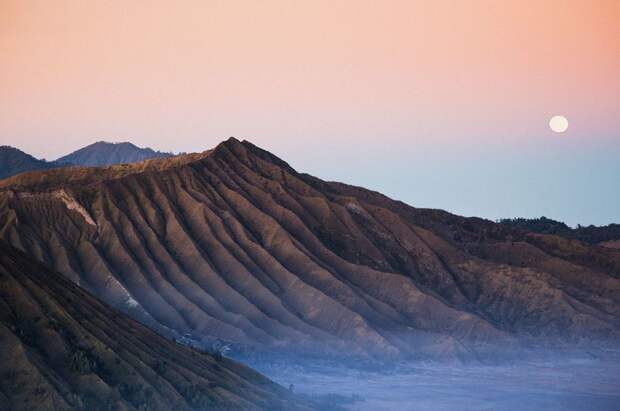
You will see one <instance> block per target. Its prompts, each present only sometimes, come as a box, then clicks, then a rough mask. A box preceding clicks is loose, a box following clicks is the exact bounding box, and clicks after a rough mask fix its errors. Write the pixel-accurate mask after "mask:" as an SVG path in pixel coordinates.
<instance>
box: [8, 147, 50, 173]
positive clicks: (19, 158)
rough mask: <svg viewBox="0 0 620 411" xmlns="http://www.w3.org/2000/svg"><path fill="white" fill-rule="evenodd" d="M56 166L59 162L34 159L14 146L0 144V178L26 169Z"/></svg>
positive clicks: (44, 168) (42, 168)
mask: <svg viewBox="0 0 620 411" xmlns="http://www.w3.org/2000/svg"><path fill="white" fill-rule="evenodd" d="M58 166H59V164H56V163H55V162H47V161H45V160H39V159H36V158H34V157H33V156H31V155H30V154H26V153H24V152H23V151H21V150H19V149H17V148H15V147H11V146H0V180H1V179H3V178H6V177H10V176H13V175H15V174H19V173H23V172H26V171H33V170H46V169H50V168H54V167H58Z"/></svg>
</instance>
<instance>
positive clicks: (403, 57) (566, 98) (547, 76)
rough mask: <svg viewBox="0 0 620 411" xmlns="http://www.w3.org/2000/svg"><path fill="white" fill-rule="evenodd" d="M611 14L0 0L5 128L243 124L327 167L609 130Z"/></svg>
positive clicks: (213, 132) (237, 131) (618, 80)
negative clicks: (563, 122) (557, 118)
mask: <svg viewBox="0 0 620 411" xmlns="http://www.w3.org/2000/svg"><path fill="white" fill-rule="evenodd" d="M619 21H620V1H615V0H611V1H585V0H584V1H536V2H535V1H465V0H462V1H430V0H429V1H400V2H397V1H381V2H379V1H359V0H355V1H307V2H305V1H304V2H302V1H247V2H239V1H207V0H204V1H198V0H197V1H179V2H171V1H166V2H163V1H159V2H158V1H116V0H111V1H79V0H75V1H72V0H56V1H29V0H0V144H10V145H14V146H17V147H19V148H21V149H23V150H25V151H27V152H29V153H32V154H33V155H35V156H38V157H46V158H56V157H58V156H59V155H61V154H64V153H67V152H69V151H72V150H75V149H77V148H79V147H81V146H84V145H85V144H88V143H91V142H93V141H96V140H111V141H125V140H129V141H132V142H134V143H136V144H138V145H142V146H150V147H153V148H155V149H160V150H167V151H199V150H204V149H207V148H210V147H211V146H213V145H214V144H216V143H217V142H218V141H220V140H223V139H225V138H227V137H228V136H231V135H234V136H236V137H238V138H241V139H243V138H245V139H249V140H251V141H253V142H255V143H257V144H259V145H261V146H264V147H266V148H268V149H271V150H273V151H274V152H276V153H278V154H281V155H282V156H283V157H285V158H287V159H289V160H291V161H292V162H293V165H295V166H299V168H301V169H308V171H312V172H315V173H318V174H322V175H321V176H322V177H327V178H329V177H331V178H334V179H335V178H338V177H341V175H340V174H338V173H336V174H337V175H332V174H333V173H332V174H329V173H328V172H327V171H326V170H328V169H325V170H323V169H321V168H320V167H318V166H313V164H316V163H317V159H321V160H324V161H325V160H327V159H331V160H333V161H339V162H341V163H340V164H341V165H342V167H358V166H365V167H370V166H371V165H372V164H374V163H375V162H373V161H374V159H373V157H372V153H373V152H375V151H377V150H378V151H380V152H384V154H385V158H386V159H389V157H390V156H389V153H394V154H395V155H396V154H399V153H403V152H406V153H411V152H413V151H415V150H416V149H423V148H428V147H431V148H432V149H433V150H438V148H442V147H446V148H447V149H449V150H455V147H461V148H458V150H461V151H460V152H461V153H462V154H463V155H464V156H467V155H469V154H471V155H473V156H476V155H478V154H479V153H478V152H477V151H476V150H477V147H481V146H486V145H497V144H498V143H501V144H506V146H507V147H510V150H517V151H518V150H520V147H523V148H524V149H530V148H531V147H532V146H533V145H536V144H538V142H539V141H544V144H546V145H547V144H552V145H551V146H549V147H547V148H548V149H550V150H556V149H557V150H560V151H561V150H566V145H567V144H568V145H569V146H570V147H573V148H574V149H575V150H587V149H590V148H592V147H599V146H600V147H606V148H608V147H610V146H614V147H615V146H617V145H618V138H619V134H618V133H619V130H620V108H619V100H620V98H619V96H620V75H619V74H618V73H620V24H619ZM554 114H564V115H566V116H567V117H568V119H569V122H570V127H569V130H568V132H567V133H565V134H562V135H556V134H553V133H551V132H550V131H549V129H548V126H547V122H548V119H549V118H550V117H551V116H552V115H554ZM549 141H552V142H553V143H549ZM553 144H557V145H558V147H555V146H553ZM386 145H387V146H389V147H390V149H389V150H388V149H386V148H385V146H386ZM352 146H363V147H366V148H367V150H361V151H359V150H354V151H355V158H353V155H350V157H347V156H346V155H345V154H339V155H335V154H333V153H342V152H344V151H346V150H347V149H348V148H350V147H352ZM300 147H304V149H303V150H301V151H300V150H299V148H300ZM386 150H387V152H386ZM390 150H392V151H390ZM330 152H331V153H332V154H331V157H329V155H330ZM326 153H327V154H326ZM477 153H478V154H477ZM325 156H327V157H325ZM360 156H361V157H362V158H361V159H360ZM364 156H366V157H364ZM364 159H365V160H364ZM405 160H406V159H403V161H405ZM529 160H531V159H529ZM342 161H344V163H342ZM347 161H348V162H347ZM377 161H379V162H380V161H384V160H377ZM385 161H389V160H385ZM437 161H441V157H439V156H438V157H437ZM379 165H382V164H381V163H380V164H379ZM326 174H328V175H326ZM353 180H355V178H354V177H353ZM353 182H355V183H358V184H364V181H357V180H356V181H353ZM379 188H380V187H379ZM397 194H398V193H397ZM439 205H442V204H438V206H439Z"/></svg>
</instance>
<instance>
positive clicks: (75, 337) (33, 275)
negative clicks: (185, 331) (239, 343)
mask: <svg viewBox="0 0 620 411" xmlns="http://www.w3.org/2000/svg"><path fill="white" fill-rule="evenodd" d="M288 396H289V394H288V392H287V391H286V390H284V389H283V388H281V387H279V386H277V385H275V384H274V383H272V382H270V381H269V380H267V379H266V378H265V377H263V376H261V375H260V374H258V373H256V372H254V371H252V370H250V369H248V368H246V367H244V366H241V365H239V364H236V363H234V362H232V361H230V360H227V359H225V358H219V359H215V358H213V357H211V356H210V355H206V354H203V353H199V352H197V351H195V350H193V349H189V348H187V347H183V346H180V345H178V344H176V343H173V342H170V341H168V340H165V339H164V338H162V337H160V336H159V335H156V334H155V333H153V332H152V331H150V330H148V329H147V328H145V327H144V326H142V325H140V324H138V323H136V322H135V321H133V320H130V319H129V318H127V317H125V316H124V315H122V314H120V313H119V312H117V311H115V310H113V309H111V308H109V307H108V306H106V305H105V304H103V303H101V302H100V301H98V300H97V299H95V298H94V297H93V296H91V295H90V294H88V293H87V292H85V291H84V290H82V289H80V288H79V287H77V286H76V285H74V284H73V283H71V282H70V281H68V280H67V279H66V278H64V277H63V276H61V275H59V274H57V273H55V272H53V271H50V270H49V269H47V268H46V267H45V266H43V265H42V264H40V263H38V262H35V261H33V259H32V258H31V257H30V256H27V255H25V254H23V253H22V252H20V251H18V250H16V249H14V248H13V247H10V246H8V245H6V243H4V242H3V241H0V398H2V400H3V401H2V404H1V405H0V409H2V410H35V409H36V410H138V409H140V410H142V409H148V410H259V409H264V410H273V409H282V410H289V409H302V408H301V407H298V406H297V405H296V404H295V403H294V402H292V401H289V400H286V399H283V398H286V397H288Z"/></svg>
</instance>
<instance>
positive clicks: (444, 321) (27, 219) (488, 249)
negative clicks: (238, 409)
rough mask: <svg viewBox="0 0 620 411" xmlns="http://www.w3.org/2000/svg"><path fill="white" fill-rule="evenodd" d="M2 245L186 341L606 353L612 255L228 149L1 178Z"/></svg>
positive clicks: (308, 350) (391, 352)
mask: <svg viewBox="0 0 620 411" xmlns="http://www.w3.org/2000/svg"><path fill="white" fill-rule="evenodd" d="M400 177H401V178H402V179H403V181H405V180H407V179H415V176H400ZM0 237H1V238H4V239H5V240H6V241H7V242H9V243H10V244H12V245H14V246H16V247H18V248H20V249H22V250H25V251H26V252H28V253H29V254H32V255H34V256H35V257H36V258H38V259H40V260H42V261H44V262H45V263H47V264H48V265H50V266H51V267H53V268H54V269H56V270H57V271H60V272H61V273H63V274H64V275H65V276H66V277H67V278H69V279H71V280H72V281H73V282H75V283H77V284H80V285H81V286H83V287H85V288H86V289H88V290H90V291H91V292H92V293H94V294H95V295H97V296H98V297H100V298H101V299H103V300H104V301H106V302H108V303H109V304H111V305H113V306H115V307H118V308H119V309H122V310H123V311H124V312H126V313H128V314H129V315H131V316H133V317H134V318H136V319H139V320H140V321H142V322H145V323H148V322H149V321H150V322H152V323H155V325H156V326H160V327H162V328H166V329H171V330H174V331H175V332H176V333H178V334H179V335H185V336H186V338H187V340H189V341H191V342H192V343H193V344H197V345H200V344H203V343H204V344H207V343H209V341H213V340H214V339H221V340H224V341H227V342H229V343H230V344H232V347H233V349H234V350H239V351H240V352H254V351H255V352H259V353H263V352H266V353H278V354H291V355H295V354H304V355H319V356H337V357H338V358H343V357H347V356H351V357H355V358H364V357H371V358H420V357H422V358H449V359H451V358H459V359H460V358H471V357H475V358H482V357H483V356H486V355H496V353H497V351H498V350H500V351H505V352H510V351H513V350H516V349H517V348H520V347H538V346H546V347H552V348H553V349H556V350H561V349H563V348H564V347H567V348H569V347H573V346H575V347H590V346H596V347H606V346H610V345H611V346H612V347H613V346H616V347H617V344H618V341H619V340H620V252H618V251H617V250H614V249H612V248H605V247H598V246H589V245H588V244H584V243H582V242H579V241H575V240H570V239H566V238H563V237H559V236H553V235H544V234H538V233H532V232H527V231H524V230H520V229H516V228H514V227H510V226H507V225H503V224H497V223H494V222H491V221H487V220H482V219H478V218H464V217H459V216H456V215H452V214H449V213H447V212H444V211H441V210H432V209H420V208H414V207H411V206H409V205H406V204H404V203H402V202H398V201H394V200H391V199H389V198H387V197H385V196H383V195H381V194H379V193H376V192H373V191H369V190H366V189H363V188H359V187H353V186H349V185H345V184H341V183H335V182H326V181H322V180H320V179H317V178H314V177H312V176H309V175H307V174H302V173H299V172H297V171H295V170H294V169H293V168H291V167H290V166H289V165H288V164H287V163H286V162H284V161H283V160H281V159H279V158H277V157H276V156H274V155H272V154H271V153H269V152H267V151H264V150H262V149H260V148H258V147H256V146H254V145H253V144H251V143H249V142H247V141H244V142H240V141H238V140H236V139H232V138H231V139H229V140H227V141H225V142H223V143H221V144H220V145H218V146H217V147H216V148H215V149H213V150H209V151H206V152H204V153H198V154H191V155H184V156H177V157H172V158H167V159H153V160H149V161H147V162H143V163H136V164H131V165H123V166H112V167H106V168H82V169H77V170H76V169H73V168H63V169H54V170H49V171H45V172H36V173H29V174H23V175H19V176H15V177H12V178H9V179H6V180H3V181H2V182H0ZM261 355H262V354H261Z"/></svg>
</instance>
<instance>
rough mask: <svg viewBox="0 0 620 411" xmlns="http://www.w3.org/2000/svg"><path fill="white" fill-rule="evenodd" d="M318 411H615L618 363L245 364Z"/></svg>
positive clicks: (619, 397) (619, 390) (619, 399)
mask: <svg viewBox="0 0 620 411" xmlns="http://www.w3.org/2000/svg"><path fill="white" fill-rule="evenodd" d="M251 365H252V366H254V367H256V368H257V369H258V370H259V371H261V372H263V373H264V374H266V375H267V376H268V377H270V378H271V379H273V380H274V381H276V382H278V383H280V384H282V385H283V386H285V387H289V386H290V385H291V384H292V387H291V388H292V389H293V391H294V392H295V393H297V394H299V395H302V396H305V397H307V398H310V399H311V400H313V401H315V402H316V403H320V404H322V407H321V408H322V409H324V410H333V409H345V410H359V411H371V410H372V411H376V410H385V411H390V410H394V411H395V410H398V411H409V410H416V411H418V410H429V411H430V410H432V411H443V410H464V411H504V410H505V411H508V410H510V411H512V410H519V411H521V410H545V411H549V410H601V411H617V410H620V362H619V361H618V360H617V359H614V360H613V361H608V360H607V361H606V360H601V359H591V358H560V359H554V360H553V361H549V360H546V361H545V360H542V361H541V360H538V361H527V362H525V361H524V362H521V363H514V362H513V363H512V364H510V365H492V366H490V365H463V366H455V365H446V364H431V363H409V364H399V365H397V366H394V367H390V368H391V369H390V370H389V371H387V370H385V369H380V368H379V369H374V370H368V369H354V368H351V367H345V366H334V365H330V364H319V365H312V366H303V367H302V366H296V365H290V362H287V363H278V364H275V363H262V364H251Z"/></svg>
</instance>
